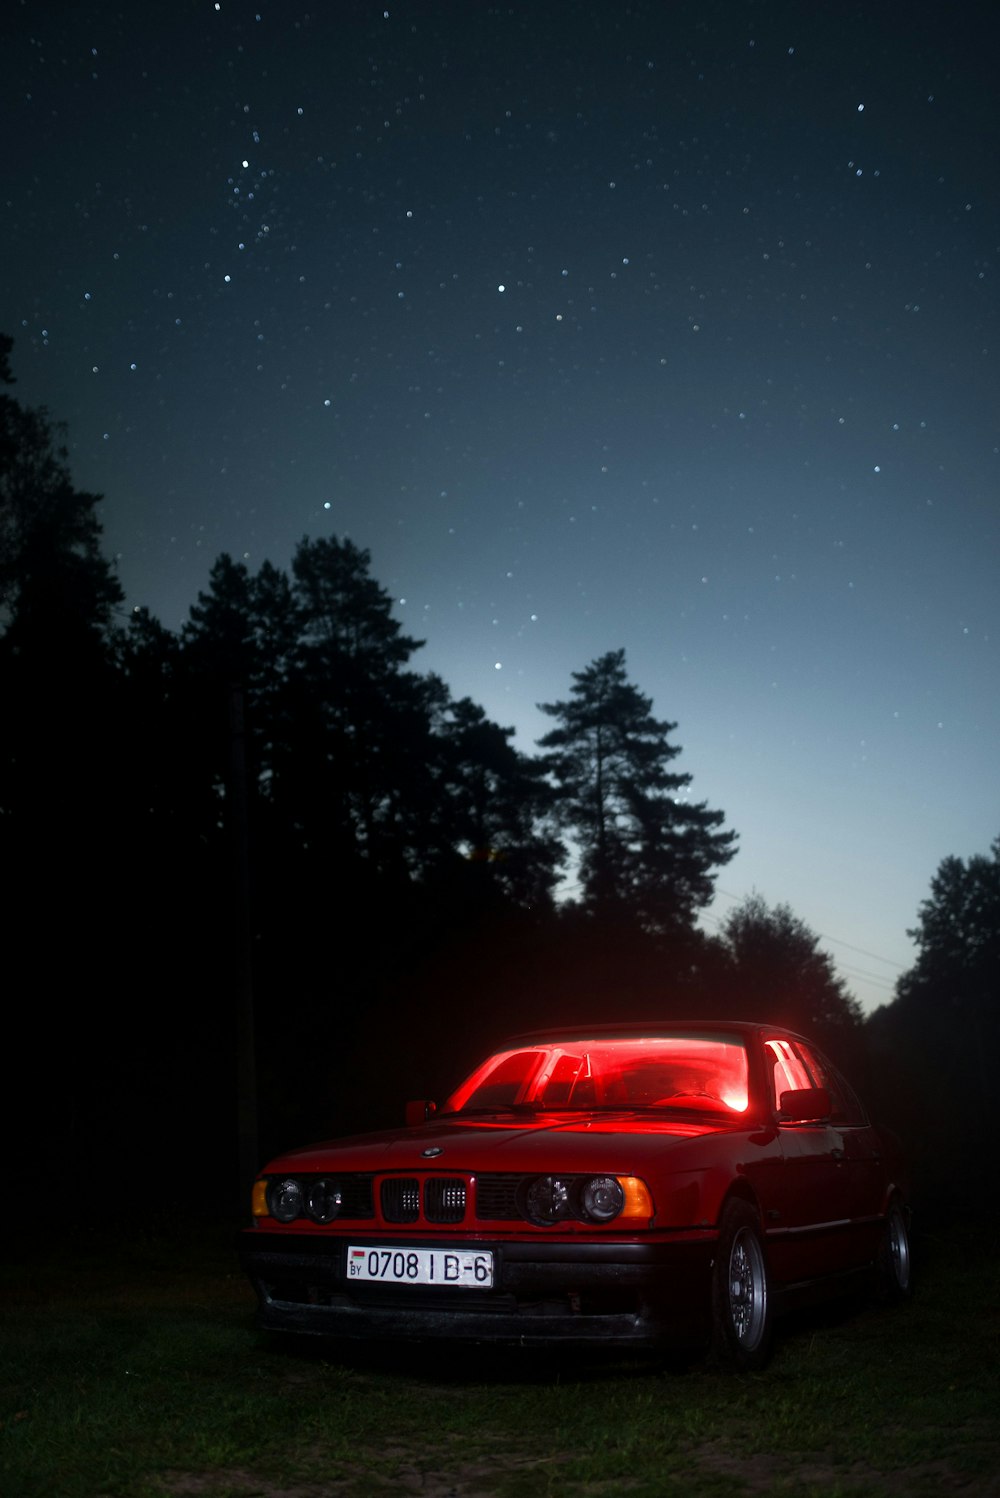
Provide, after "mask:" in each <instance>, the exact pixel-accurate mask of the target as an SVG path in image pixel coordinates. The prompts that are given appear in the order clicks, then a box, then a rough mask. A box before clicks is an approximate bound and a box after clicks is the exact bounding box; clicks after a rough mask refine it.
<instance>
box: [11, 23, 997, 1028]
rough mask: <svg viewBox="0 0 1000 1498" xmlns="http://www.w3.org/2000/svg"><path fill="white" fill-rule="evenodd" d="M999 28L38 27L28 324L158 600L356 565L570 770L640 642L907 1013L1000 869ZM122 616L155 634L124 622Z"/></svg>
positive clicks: (426, 653)
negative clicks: (589, 710)
mask: <svg viewBox="0 0 1000 1498" xmlns="http://www.w3.org/2000/svg"><path fill="white" fill-rule="evenodd" d="M998 39H1000V22H998V20H997V17H996V11H995V7H994V6H993V5H991V4H985V3H982V4H979V3H968V4H962V5H954V4H944V3H935V4H927V3H921V0H910V3H906V4H903V3H895V0H885V3H878V4H872V3H870V0H865V3H837V4H836V5H834V4H828V5H826V4H811V3H810V4H807V3H804V0H796V3H791V0H574V3H563V0H514V3H509V4H496V5H491V4H486V3H480V0H451V3H445V0H402V3H400V0H382V3H377V4H374V3H373V4H369V3H362V0H313V3H312V4H311V5H310V7H309V8H308V9H307V8H305V7H303V6H302V5H300V4H299V3H297V0H280V3H278V0H270V3H267V4H263V3H262V0H257V3H256V4H254V3H243V0H221V3H215V0H173V3H170V4H164V3H161V0H147V3H144V4H143V5H142V6H124V5H122V4H120V3H106V4H93V3H87V0H73V3H58V0H46V3H40V0H38V3H36V0H12V3H11V5H10V6H8V7H7V8H6V11H5V19H4V20H3V21H2V22H0V119H2V126H3V140H4V152H3V164H2V177H0V180H2V192H0V203H2V210H3V231H2V243H0V265H2V269H0V329H2V330H3V331H5V332H8V333H10V334H11V335H12V336H13V337H14V339H15V349H14V370H15V373H16V375H17V377H18V385H17V387H16V390H15V394H17V395H18V397H19V398H20V399H22V400H23V401H25V402H27V403H28V404H32V405H35V404H44V405H46V406H47V407H48V408H49V410H50V411H51V413H52V414H53V416H55V417H58V418H59V419H62V420H65V421H66V422H67V423H68V447H69V458H70V465H71V469H72V473H73V477H74V480H75V482H76V483H77V485H78V486H79V487H81V488H84V489H88V490H92V491H95V492H98V493H101V494H103V495H104V500H103V503H102V506H101V515H102V518H103V522H104V527H105V549H106V553H107V554H108V555H109V556H113V557H114V558H115V559H116V561H117V566H118V572H119V577H120V580H121V583H122V586H123V587H124V589H125V592H126V595H127V600H128V603H127V609H131V608H132V607H134V606H137V605H145V606H147V607H148V608H150V609H151V610H152V612H153V613H154V614H155V615H157V616H158V617H159V618H160V619H161V620H162V622H163V623H164V624H166V625H168V626H169V627H171V628H175V629H176V628H179V626H180V625H181V623H182V622H183V621H184V619H185V618H186V616H187V612H188V609H189V607H190V605H191V604H192V603H193V602H194V601H195V600H196V597H197V594H198V591H199V589H202V588H204V587H205V586H206V584H207V580H208V573H209V569H210V567H211V565H212V563H213V561H214V560H215V559H216V557H217V556H218V555H219V554H220V553H221V552H223V551H226V552H229V553H230V554H231V555H232V556H234V557H236V558H239V559H244V560H245V561H246V562H247V564H248V565H249V567H250V568H251V569H252V570H255V569H256V568H257V567H258V566H259V565H260V564H261V563H262V562H263V561H265V560H269V561H271V562H273V563H275V564H276V565H278V566H284V567H287V566H288V565H289V563H290V560H291V556H292V552H293V549H294V547H295V545H296V544H297V542H298V541H300V540H301V539H302V538H303V537H304V536H307V535H308V536H309V537H311V538H317V537H320V536H324V535H331V534H333V535H337V536H341V537H343V536H349V537H350V538H351V539H352V540H354V541H355V542H356V543H357V544H358V545H360V546H363V547H366V548H368V549H369V550H370V552H371V569H372V574H373V576H374V577H375V579H376V580H377V581H378V582H379V583H380V584H382V585H383V586H384V587H385V588H386V589H387V590H388V591H389V592H390V594H391V595H392V597H393V598H394V600H395V608H396V614H397V617H398V618H399V620H400V621H401V623H402V624H403V626H404V628H405V630H406V631H407V633H409V634H411V635H414V636H416V637H418V638H420V639H422V640H424V641H426V644H425V646H424V648H423V649H422V650H421V651H420V652H419V653H418V655H417V656H416V657H415V658H414V665H415V666H417V667H419V668H421V669H423V670H428V671H429V670H434V671H437V672H439V673H440V674H441V675H442V676H443V677H444V679H445V680H446V682H447V683H448V685H449V687H450V688H451V690H452V692H453V694H454V695H456V696H460V695H468V696H471V697H472V698H473V699H474V700H476V701H477V702H479V703H480V704H481V705H482V706H483V707H484V708H485V709H486V710H487V712H488V713H489V714H490V715H491V716H492V717H494V718H495V719H497V720H498V721H500V722H502V723H504V724H508V725H513V726H514V727H516V729H517V739H516V742H517V744H518V746H519V747H520V748H522V749H523V750H525V751H526V752H533V751H534V748H535V742H536V740H537V738H538V737H539V736H540V735H541V734H542V733H543V732H545V731H546V729H547V728H548V727H549V726H550V722H549V720H548V719H546V718H545V717H544V716H543V715H542V714H541V713H539V711H538V709H537V704H538V703H539V702H551V701H554V700H556V699H558V698H565V697H566V696H567V694H568V692H569V689H570V683H571V673H572V672H573V671H577V670H580V669H582V668H583V667H584V666H586V665H587V664H588V663H589V662H590V661H591V660H593V659H594V658H595V657H597V656H598V655H602V654H604V653H605V652H606V651H609V650H614V649H618V648H620V647H624V648H625V649H626V652H627V668H628V673H629V676H630V678H631V679H632V680H633V681H634V682H635V683H636V684H637V685H638V686H639V687H640V688H641V689H642V690H643V691H644V692H645V693H647V694H648V695H649V696H651V697H652V699H653V709H654V712H655V713H656V715H657V716H658V717H661V718H665V719H668V720H669V721H671V722H675V723H676V724H677V728H676V730H675V732H674V734H673V735H672V738H673V742H674V743H676V744H678V745H680V746H681V749H682V753H681V754H680V756H679V757H678V758H677V760H675V761H674V766H673V768H674V769H676V770H681V771H686V772H688V773H690V774H691V775H692V776H693V783H692V787H691V792H692V795H693V797H694V798H695V799H698V800H706V801H707V802H708V804H709V805H710V806H712V807H716V808H720V809H722V810H723V811H724V812H725V813H726V818H727V825H728V826H730V827H733V828H735V829H736V830H737V832H738V833H739V834H740V851H739V853H738V855H737V857H736V858H735V859H734V860H733V862H732V863H731V864H729V865H728V866H727V867H726V868H725V869H724V870H723V871H722V872H721V874H720V877H719V881H718V884H719V892H718V895H717V898H716V901H715V903H714V905H713V906H712V907H711V909H710V911H709V912H708V913H707V916H706V925H707V927H708V929H717V925H718V922H719V921H720V920H723V919H724V918H725V916H726V914H727V912H728V911H729V910H731V909H732V908H733V907H734V903H735V902H736V901H737V900H739V899H740V898H742V897H743V896H744V895H746V894H747V893H749V892H750V891H753V890H755V891H757V892H758V893H759V894H761V895H762V896H763V897H764V898H765V899H766V900H767V901H768V903H770V904H772V905H773V904H777V903H782V902H783V903H788V904H789V905H791V907H792V909H793V910H794V912H795V913H796V915H798V916H799V917H801V919H803V920H804V921H805V922H806V923H807V924H808V925H809V926H810V927H811V928H812V929H813V930H814V931H815V932H817V933H818V934H820V935H821V936H822V938H823V946H824V949H825V950H827V951H828V952H829V953H830V955H831V956H832V957H833V958H834V960H835V962H836V964H837V969H838V971H839V972H840V973H841V975H842V976H843V977H844V978H845V980H846V981H847V983H848V985H849V987H850V988H851V990H852V992H854V993H855V995H856V996H857V997H858V998H859V999H860V1000H861V1002H862V1004H863V1005H864V1007H865V1008H866V1009H871V1008H873V1007H875V1006H876V1005H877V1004H879V1003H881V1002H886V1001H887V1000H888V999H889V998H890V997H891V994H892V987H893V983H894V982H895V980H896V978H897V977H898V976H899V973H900V972H901V971H902V970H903V969H904V968H905V967H907V966H908V965H909V964H910V963H911V962H912V960H913V956H914V949H913V947H912V945H911V943H910V941H909V940H908V938H907V935H906V928H907V927H908V926H913V925H914V923H915V921H916V917H917V911H918V907H919V904H920V902H921V900H923V899H924V898H925V897H926V895H927V893H928V890H929V884H930V879H931V877H932V875H933V873H934V871H935V869H936V868H937V865H938V863H939V862H940V860H941V859H942V858H943V857H945V856H947V855H949V854H956V855H958V856H961V857H968V856H969V855H971V854H973V853H985V852H987V851H988V848H989V845H990V842H991V840H992V839H993V838H994V837H995V836H996V835H997V834H998V833H1000V795H998V783H1000V777H998V775H997V769H996V767H997V763H998V740H1000V693H998V687H1000V670H998V649H997V647H998V640H1000V576H998V573H1000V503H998V494H997V476H998V466H1000V421H998V416H1000V406H998V396H1000V378H998V377H1000V363H998V359H1000V349H998V328H997V276H998V271H1000V212H998V204H1000V192H998V187H1000V183H998V166H997V163H998V161H1000V152H998V149H997V144H998V142H997V104H996V98H997V93H996V77H995V57H996V44H997V41H998ZM127 609H126V610H125V611H124V612H126V613H127Z"/></svg>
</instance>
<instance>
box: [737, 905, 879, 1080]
mask: <svg viewBox="0 0 1000 1498" xmlns="http://www.w3.org/2000/svg"><path fill="white" fill-rule="evenodd" d="M722 940H723V943H724V945H725V947H726V950H727V954H728V956H729V960H730V963H731V968H730V972H729V975H728V982H727V985H726V986H727V989H728V992H727V1008H728V1010H729V1012H730V1013H731V1014H740V1015H742V1016H743V1017H744V1018H746V1019H760V1020H766V1021H769V1022H770V1023H772V1024H781V1025H787V1026H788V1027H789V1028H791V1029H793V1030H798V1031H800V1032H803V1033H805V1034H806V1035H813V1036H816V1037H818V1038H820V1039H822V1040H824V1041H826V1043H827V1044H828V1045H831V1046H832V1047H833V1048H834V1049H837V1050H839V1051H841V1052H842V1051H843V1050H844V1049H845V1046H846V1045H847V1043H848V1042H851V1041H853V1039H854V1038H855V1037H856V1035H857V1033H858V1031H859V1027H860V1024H861V1006H860V1005H859V1004H858V1002H857V1000H856V999H855V998H854V997H853V996H852V995H851V994H850V993H849V992H848V990H847V987H846V985H845V984H844V983H843V981H842V980H841V979H840V978H838V977H837V974H836V972H835V971H834V966H833V961H832V959H831V958H830V957H829V956H828V955H827V954H826V953H825V952H823V951H821V950H820V947H819V938H818V937H817V935H816V934H815V932H813V931H811V930H810V929H809V927H808V926H807V925H806V924H805V922H804V921H801V920H800V919H799V917H798V916H796V915H794V914H793V912H792V910H791V909H790V908H789V906H787V905H775V906H774V907H769V906H768V905H767V903H766V901H765V900H764V899H763V898H762V897H761V896H760V895H758V894H752V895H748V896H747V898H746V899H745V900H744V901H743V902H742V904H740V905H738V906H736V908H735V909H734V910H732V911H730V913H729V915H728V916H727V918H726V920H725V922H724V923H723V927H722Z"/></svg>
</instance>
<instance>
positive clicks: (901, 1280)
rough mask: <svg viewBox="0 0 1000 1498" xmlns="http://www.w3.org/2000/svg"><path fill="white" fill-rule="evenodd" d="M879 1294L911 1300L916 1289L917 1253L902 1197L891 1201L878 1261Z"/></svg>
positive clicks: (880, 1297) (891, 1298) (876, 1269)
mask: <svg viewBox="0 0 1000 1498" xmlns="http://www.w3.org/2000/svg"><path fill="white" fill-rule="evenodd" d="M875 1272H876V1287H877V1291H878V1298H879V1300H882V1301H890V1302H892V1301H901V1300H908V1299H909V1298H910V1296H911V1295H912V1293H913V1253H912V1249H911V1247H910V1224H909V1213H908V1211H907V1209H906V1207H905V1205H904V1204H903V1202H902V1201H901V1200H900V1198H899V1197H894V1198H893V1199H892V1201H891V1202H890V1203H889V1210H888V1212H887V1213H886V1217H885V1228H884V1229H883V1232H882V1241H881V1243H880V1244H879V1251H878V1259H877V1260H876V1265H875Z"/></svg>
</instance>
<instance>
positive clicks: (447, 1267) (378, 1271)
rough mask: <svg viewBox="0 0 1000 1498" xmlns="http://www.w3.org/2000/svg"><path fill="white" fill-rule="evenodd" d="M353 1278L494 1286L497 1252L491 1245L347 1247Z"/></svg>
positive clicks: (349, 1273)
mask: <svg viewBox="0 0 1000 1498" xmlns="http://www.w3.org/2000/svg"><path fill="white" fill-rule="evenodd" d="M347 1278H348V1279H349V1280H379V1281H381V1283H382V1284H388V1285H443V1286H445V1287H447V1286H449V1285H454V1286H457V1287H458V1288H459V1289H467V1290H490V1289H492V1288H493V1254H492V1252H491V1251H490V1250H489V1249H485V1250H484V1249H468V1248H466V1249H461V1248H460V1249H451V1248H448V1249H445V1248H359V1247H357V1246H356V1245H355V1244H350V1245H348V1249H347Z"/></svg>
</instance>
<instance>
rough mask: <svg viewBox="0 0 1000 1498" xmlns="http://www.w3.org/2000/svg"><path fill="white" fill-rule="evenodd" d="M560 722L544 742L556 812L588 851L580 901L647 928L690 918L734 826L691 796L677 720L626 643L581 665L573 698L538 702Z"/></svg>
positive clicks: (727, 852)
mask: <svg viewBox="0 0 1000 1498" xmlns="http://www.w3.org/2000/svg"><path fill="white" fill-rule="evenodd" d="M539 705H540V707H541V710H542V712H544V713H547V714H548V715H549V717H552V718H555V719H557V720H558V725H559V726H558V727H556V728H554V729H552V730H551V732H549V733H547V734H546V735H545V736H544V738H542V739H540V740H539V745H540V747H541V748H543V749H545V750H546V751H547V753H546V754H545V755H544V756H543V757H542V764H543V765H544V767H545V769H546V770H547V772H548V773H549V775H550V776H551V778H552V781H553V784H554V786H555V788H556V794H557V814H558V816H559V819H560V821H561V823H562V825H563V827H564V828H565V829H566V830H567V831H568V832H569V833H570V835H571V837H572V838H573V839H574V840H575V842H576V844H577V845H578V847H579V849H580V870H579V878H580V884H581V888H582V903H583V904H584V905H585V906H586V907H587V908H588V909H589V910H590V911H591V912H593V913H595V914H600V915H602V916H610V915H613V914H614V915H617V916H619V917H621V916H625V917H626V918H630V919H633V920H635V921H637V922H638V923H639V924H640V925H641V926H643V927H644V928H645V929H647V930H652V931H665V930H669V929H671V928H672V927H676V926H678V925H687V924H690V923H691V921H692V920H693V917H694V914H695V912H696V911H697V910H698V909H699V908H700V907H701V906H703V905H705V904H707V902H708V901H709V900H710V899H711V897H712V887H713V884H712V881H713V871H714V870H715V869H716V868H718V867H719V866H721V865H722V864H725V863H728V862H729V860H730V859H731V858H732V857H733V855H734V853H735V851H736V848H735V844H736V834H735V833H734V832H723V831H718V830H717V829H719V828H721V826H722V823H723V820H724V814H723V813H722V812H720V811H710V810H709V809H708V807H707V806H706V804H705V803H704V802H698V803H693V802H690V801H687V800H686V799H685V797H686V794H687V790H688V787H689V786H690V784H691V776H690V775H687V774H677V773H674V772H672V771H670V770H669V769H668V768H667V767H668V765H669V764H670V763H671V761H672V760H674V759H675V758H676V756H677V755H678V754H679V753H680V749H679V748H678V747H677V746H676V745H673V744H671V743H670V742H669V735H670V734H671V733H672V732H673V731H674V729H675V728H676V727H677V725H676V723H667V722H663V721H661V720H659V719H657V718H654V717H653V716H652V712H651V708H652V699H651V698H649V697H646V696H644V695H643V694H642V693H641V692H640V691H639V690H638V688H636V687H635V686H633V684H632V683H631V682H630V681H628V679H627V677H626V674H625V652H624V650H614V651H610V652H609V653H608V654H607V655H603V656H601V657H600V658H599V659H597V660H595V661H593V662H592V663H591V664H590V665H589V666H587V667H586V668H585V669H584V670H583V671H579V672H574V673H573V687H572V689H571V696H570V697H569V699H568V700H566V701H564V702H552V703H541V704H539Z"/></svg>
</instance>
